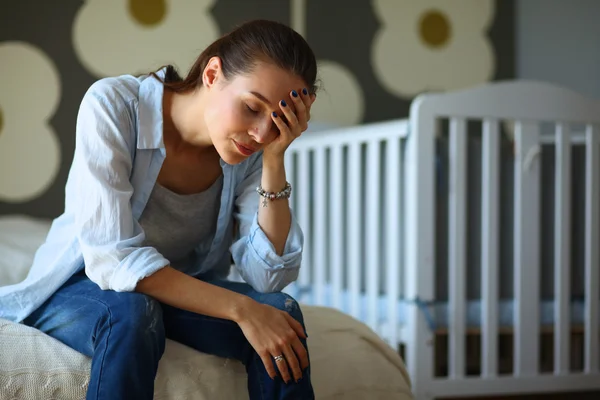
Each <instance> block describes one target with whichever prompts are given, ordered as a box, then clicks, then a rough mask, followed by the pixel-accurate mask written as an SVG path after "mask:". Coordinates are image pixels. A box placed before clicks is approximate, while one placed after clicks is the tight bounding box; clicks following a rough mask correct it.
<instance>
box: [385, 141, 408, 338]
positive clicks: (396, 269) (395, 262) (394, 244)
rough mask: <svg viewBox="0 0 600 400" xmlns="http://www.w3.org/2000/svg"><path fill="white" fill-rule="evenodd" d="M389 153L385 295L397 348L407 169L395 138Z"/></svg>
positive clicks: (388, 321) (389, 143)
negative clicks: (403, 191) (402, 184)
mask: <svg viewBox="0 0 600 400" xmlns="http://www.w3.org/2000/svg"><path fill="white" fill-rule="evenodd" d="M386 150H387V154H386V174H385V178H386V184H385V191H386V193H387V195H386V196H384V199H385V201H386V203H385V205H384V210H385V212H384V215H385V218H384V221H385V224H386V225H385V226H386V235H385V240H386V243H385V251H386V259H385V265H386V270H385V271H386V273H385V279H386V295H387V310H388V311H387V318H386V322H387V323H388V332H389V344H390V345H391V346H392V347H393V348H394V349H396V348H397V346H398V343H399V341H400V340H399V332H398V328H399V327H398V322H397V318H398V317H397V316H398V300H399V297H400V290H399V285H400V282H399V280H400V274H401V273H402V271H403V270H402V264H401V261H400V260H401V255H400V243H401V236H400V235H401V233H400V227H401V226H402V221H400V215H401V213H400V207H401V203H400V179H399V177H401V176H402V174H403V173H404V171H403V170H402V165H403V164H402V160H401V153H400V141H399V140H398V139H395V138H392V139H390V140H389V141H388V142H387V147H386Z"/></svg>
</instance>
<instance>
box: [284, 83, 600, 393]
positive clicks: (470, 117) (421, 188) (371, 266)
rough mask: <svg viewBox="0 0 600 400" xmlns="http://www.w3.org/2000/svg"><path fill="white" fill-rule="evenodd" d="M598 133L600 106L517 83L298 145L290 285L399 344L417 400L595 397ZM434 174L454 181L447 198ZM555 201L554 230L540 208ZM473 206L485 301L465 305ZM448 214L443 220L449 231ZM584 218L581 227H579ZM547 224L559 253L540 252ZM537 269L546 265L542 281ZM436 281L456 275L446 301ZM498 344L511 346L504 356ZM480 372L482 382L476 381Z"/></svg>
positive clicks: (461, 94)
mask: <svg viewBox="0 0 600 400" xmlns="http://www.w3.org/2000/svg"><path fill="white" fill-rule="evenodd" d="M472 121H475V122H477V121H479V122H477V124H479V125H477V126H478V127H479V132H475V135H476V137H479V138H480V146H481V152H480V159H481V172H480V173H481V175H480V178H481V179H480V181H479V184H480V185H481V186H480V194H479V195H478V196H480V197H479V202H478V203H477V204H478V206H474V205H473V203H472V202H471V201H470V200H468V199H469V194H468V193H469V189H468V185H467V181H468V180H467V174H468V173H470V172H472V171H471V170H472V169H473V167H472V166H470V162H472V161H469V157H467V154H468V151H467V150H468V149H467V147H468V140H467V138H468V137H469V135H472V132H471V128H470V127H469V126H470V125H469V124H471V123H472ZM598 124H600V103H598V102H595V101H591V100H589V99H585V98H583V97H581V96H580V95H578V94H576V93H573V92H571V91H569V90H565V89H563V88H559V87H555V86H551V85H548V84H544V83H539V82H523V81H512V82H501V83H493V84H488V85H485V86H481V87H476V88H472V89H467V90H462V91H457V92H451V93H445V94H427V95H421V96H419V97H418V98H417V99H416V100H415V101H414V102H413V104H412V106H411V110H410V118H409V119H408V120H397V121H390V122H385V123H376V124H367V125H362V126H355V127H350V128H340V129H335V130H328V131H323V132H316V133H310V134H305V135H303V136H302V137H301V138H300V139H298V140H297V141H295V142H294V143H293V145H292V147H291V149H290V151H288V155H287V158H286V163H287V165H286V168H287V171H288V179H289V180H290V181H291V182H292V183H293V186H294V191H293V197H292V207H293V209H294V213H295V215H296V216H297V218H298V219H299V221H300V223H301V224H302V226H303V228H304V232H305V243H306V247H305V253H304V254H305V255H304V259H303V268H302V270H301V275H300V277H299V279H298V282H297V283H295V284H293V285H291V286H290V287H289V288H287V289H286V291H288V292H289V293H290V294H292V295H294V296H296V298H297V299H298V300H299V301H301V302H303V303H308V304H315V305H326V306H331V307H335V308H337V309H340V310H343V311H345V312H347V313H349V314H351V315H353V316H355V317H356V318H358V319H360V320H362V321H364V322H365V323H366V324H368V325H369V326H370V327H371V328H373V329H374V330H375V331H376V332H377V333H378V334H379V335H380V336H381V337H382V338H384V339H385V340H386V341H387V342H388V343H389V344H390V345H392V346H394V347H395V348H399V349H401V350H402V351H403V355H404V357H405V360H406V363H407V367H408V370H409V373H410V375H411V379H412V383H413V390H414V394H415V397H416V398H417V399H432V398H435V397H453V396H471V395H482V396H483V395H493V394H510V393H541V392H559V391H579V390H600V371H599V363H600V345H599V344H600V334H599V314H600V309H599V302H600V290H599V287H600V275H599V268H600V258H599V246H600V215H599V212H600V209H599V206H600V190H599V185H600V164H599V163H600V155H599V151H600V146H599V141H600V136H599V135H600V132H599V129H598ZM445 127H447V130H446V129H445ZM511 127H512V129H511ZM548 129H550V130H548ZM511 132H513V133H514V164H513V166H514V173H513V172H511V174H512V175H511V176H512V177H511V179H513V187H511V188H509V189H510V191H512V194H511V196H510V202H511V207H513V210H514V212H513V216H512V218H511V221H509V222H511V223H512V226H511V227H510V237H511V241H512V244H511V245H512V249H513V250H512V255H511V257H510V259H511V263H512V268H513V270H514V272H512V273H513V275H514V276H513V277H511V278H510V282H511V285H509V286H511V287H510V289H511V290H513V293H512V296H511V297H510V298H508V299H507V298H501V296H500V287H499V286H500V284H499V282H500V280H501V279H500V278H501V277H500V272H499V271H500V269H501V268H502V263H501V261H500V258H501V257H500V253H501V251H500V241H501V240H500V239H501V238H500V236H501V235H500V226H501V225H503V224H506V223H507V222H506V221H505V219H503V218H502V217H501V213H500V210H501V207H502V206H503V204H504V203H505V201H503V200H502V199H501V198H500V195H499V194H500V191H503V193H505V192H504V190H507V189H505V188H503V185H502V184H501V179H500V176H501V174H502V173H505V171H503V169H502V167H501V163H500V157H501V156H500V148H501V143H503V142H502V141H503V140H504V142H506V140H505V139H504V138H503V135H505V136H506V135H508V134H510V133H511ZM477 135H479V136H477ZM444 138H445V139H444ZM441 139H444V140H446V141H447V143H448V146H449V149H448V152H447V166H440V157H439V154H438V153H439V152H437V151H436V149H438V148H439V146H440V145H439V143H440V140H441ZM576 146H577V147H578V148H580V149H582V151H583V153H582V154H583V155H584V160H583V161H582V160H580V161H582V165H584V169H583V174H584V175H585V176H584V178H582V179H583V182H584V188H583V191H582V193H583V195H582V201H583V202H584V204H585V206H584V211H581V210H579V209H577V210H579V211H577V212H576V213H574V212H573V210H574V209H576V207H575V204H574V202H576V200H573V196H572V192H573V191H574V190H575V189H573V188H574V181H573V179H572V176H573V171H574V165H575V161H576V160H575V158H576V157H575V156H573V154H575V153H574V151H575V150H574V149H575V147H576ZM546 151H550V152H551V153H552V157H555V164H554V171H553V172H552V173H553V175H552V176H551V180H552V181H553V185H554V188H553V193H554V194H553V195H552V196H546V195H544V196H542V193H545V192H548V190H547V189H543V185H542V184H541V182H542V180H541V175H542V172H544V170H543V169H542V167H541V164H542V161H541V160H542V154H543V153H544V152H546ZM440 170H442V171H444V172H445V171H447V174H448V190H447V198H446V197H442V196H441V191H440V189H439V187H440V185H439V175H440V173H439V172H440ZM544 173H547V172H544ZM577 176H578V175H577ZM580 191H581V190H580ZM550 197H551V198H552V199H551V200H552V208H551V217H552V218H549V220H551V221H550V222H548V221H547V220H546V218H544V219H543V218H542V215H541V212H540V211H539V210H540V203H541V202H544V204H548V203H547V202H548V201H550V200H549V198H550ZM546 206H547V205H546ZM474 207H475V208H474ZM444 209H445V210H444ZM474 209H476V210H479V209H480V211H477V213H476V214H477V215H478V217H477V218H479V220H478V222H477V225H478V228H477V229H479V232H480V234H478V235H477V237H478V239H477V240H480V243H479V244H478V245H477V248H478V250H477V251H478V252H479V253H478V254H479V256H478V263H480V265H481V266H482V267H480V275H481V276H480V277H477V278H476V279H477V284H478V285H479V295H478V297H477V298H476V299H468V298H467V286H468V285H470V284H471V283H472V282H471V281H472V278H471V276H472V274H471V273H470V272H468V271H469V268H468V265H469V257H468V253H467V250H466V249H467V247H468V238H469V235H468V234H467V231H468V230H469V229H472V225H473V223H472V222H469V221H472V217H469V215H474V214H473V210H474ZM440 210H444V212H446V213H447V215H448V218H447V219H446V220H445V222H444V223H442V222H440V220H441V218H440V216H439V215H440ZM576 215H579V216H581V215H583V216H584V217H582V218H584V219H583V220H584V222H582V223H576V221H575V219H576ZM577 218H579V217H577ZM580 219H581V218H579V219H577V221H579V220H580ZM549 223H550V225H551V226H552V229H553V232H554V233H553V235H551V243H550V244H549V245H544V246H541V244H542V236H543V235H542V234H545V231H546V228H544V227H545V226H546V227H547V226H548V224H549ZM509 225H511V224H509ZM441 227H443V228H441ZM440 229H443V230H444V233H445V235H446V236H447V244H446V243H444V244H443V246H440V243H439V242H440V240H439V230H440ZM575 234H576V236H577V237H580V238H584V241H583V247H582V248H583V250H582V254H583V255H582V256H581V257H580V260H581V261H582V262H581V263H579V264H581V270H582V271H584V274H583V276H582V279H583V280H582V282H581V284H582V287H583V289H582V292H583V293H582V294H581V295H582V296H581V298H580V299H579V298H577V297H575V296H573V293H572V291H571V288H572V284H573V282H572V279H571V275H572V273H571V269H572V268H575V267H574V264H573V261H572V260H573V254H574V252H575V247H576V246H575V245H576V244H578V243H579V242H577V243H575V241H574V240H572V238H573V236H574V235H575ZM479 237H480V239H479ZM546 244H548V243H546ZM442 247H443V251H441V250H440V248H442ZM580 247H581V246H580ZM578 248H579V247H578ZM542 259H544V260H545V263H546V264H547V260H548V259H551V260H552V261H551V265H550V269H549V270H548V271H545V272H544V271H543V269H542V268H541V264H542ZM471 261H472V257H471ZM436 265H437V268H436ZM440 265H443V269H442V270H440V268H439V266H440ZM440 271H443V272H444V273H443V274H447V278H444V282H442V285H447V286H446V289H447V300H446V299H438V298H436V291H437V290H436V284H437V285H438V286H439V285H440V282H441V281H440V278H439V277H438V276H437V275H440V276H441V275H443V274H441V272H440ZM548 274H549V275H548ZM542 275H544V276H545V278H548V277H549V278H554V279H553V281H554V282H553V283H552V288H553V291H554V293H553V295H552V297H551V298H544V299H542V298H541V289H540V286H541V281H542V280H541V276H542ZM544 335H546V337H544ZM548 335H550V339H549V340H547V339H548V337H547V336H548ZM467 338H469V339H467ZM503 338H504V339H506V338H508V339H507V340H508V343H509V344H510V341H511V340H512V343H513V346H512V347H513V349H510V346H508V347H509V348H508V350H506V349H504V348H503V343H501V342H502V339H503ZM471 339H472V340H471ZM544 339H546V340H544ZM444 341H446V345H445V346H444V345H440V343H443V342H444ZM478 341H479V342H480V343H479V342H478ZM579 344H581V345H579ZM445 347H447V349H449V350H445ZM508 353H510V354H508ZM473 354H475V356H474V357H473ZM473 358H475V360H473ZM549 358H550V361H549V362H550V367H548V359H549ZM579 359H580V360H579ZM578 360H579V361H578ZM473 362H475V363H476V364H477V366H476V367H475V370H476V372H475V373H473V372H472V370H471V371H468V370H470V369H471V367H470V365H471V364H472V363H473ZM440 363H441V364H443V365H444V366H443V367H440V366H439V365H438V364H440ZM507 363H508V365H507ZM572 364H576V365H575V366H574V367H573V365H572ZM577 364H579V365H577ZM365 368H368V366H365ZM440 368H441V369H440ZM446 369H447V372H443V373H441V374H440V370H446ZM507 370H508V372H506V371H507ZM440 375H442V376H440Z"/></svg>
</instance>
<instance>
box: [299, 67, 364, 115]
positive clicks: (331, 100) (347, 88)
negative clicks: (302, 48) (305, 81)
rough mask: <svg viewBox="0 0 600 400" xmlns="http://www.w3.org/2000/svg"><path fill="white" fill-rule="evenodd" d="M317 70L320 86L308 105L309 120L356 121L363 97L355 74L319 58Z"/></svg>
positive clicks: (362, 104) (362, 103) (360, 112)
mask: <svg viewBox="0 0 600 400" xmlns="http://www.w3.org/2000/svg"><path fill="white" fill-rule="evenodd" d="M318 74H319V79H320V81H321V82H320V85H321V88H320V90H319V91H318V92H317V101H316V102H315V104H314V105H313V107H312V108H311V116H310V118H311V121H314V122H316V123H318V124H322V125H323V126H328V127H332V126H349V125H356V124H359V123H360V122H361V121H362V119H363V114H364V111H365V100H364V96H363V91H362V89H361V87H360V84H359V83H358V81H357V80H356V77H355V76H354V74H352V72H351V71H350V70H348V68H346V67H344V66H343V65H341V64H338V63H336V62H332V61H319V69H318Z"/></svg>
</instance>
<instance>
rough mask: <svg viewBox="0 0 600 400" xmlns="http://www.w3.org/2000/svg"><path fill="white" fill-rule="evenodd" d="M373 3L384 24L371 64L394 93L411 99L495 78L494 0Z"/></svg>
mask: <svg viewBox="0 0 600 400" xmlns="http://www.w3.org/2000/svg"><path fill="white" fill-rule="evenodd" d="M450 3H451V4H450ZM373 6H374V7H375V12H376V13H377V15H378V18H379V19H380V21H381V24H382V25H381V28H380V31H379V32H378V34H377V35H376V37H375V39H374V43H373V50H372V62H373V68H374V71H375V74H376V76H377V79H378V80H379V81H380V82H381V84H382V85H383V86H384V87H385V88H386V89H387V90H389V91H390V92H391V93H393V94H395V95H397V96H399V97H403V98H411V97H414V96H415V95H417V94H418V93H420V92H423V91H430V90H433V91H444V90H454V89H460V88H464V87H467V86H471V85H476V84H480V83H484V82H486V81H489V80H490V79H492V77H493V75H494V63H495V57H494V52H493V48H492V44H491V42H490V40H489V39H488V37H487V32H486V31H487V29H488V28H489V26H490V24H491V23H492V21H493V16H494V3H493V1H492V0H455V1H452V2H448V1H447V0H403V1H389V0H375V1H374V2H373Z"/></svg>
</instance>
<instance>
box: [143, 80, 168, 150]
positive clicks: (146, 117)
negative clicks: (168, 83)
mask: <svg viewBox="0 0 600 400" xmlns="http://www.w3.org/2000/svg"><path fill="white" fill-rule="evenodd" d="M165 72H166V68H163V69H161V70H159V71H157V72H156V76H158V77H159V78H160V79H164V77H165ZM163 90H164V89H163V84H162V82H161V81H160V80H158V79H156V78H155V77H154V76H152V75H148V76H147V77H145V78H144V80H143V81H142V83H141V84H140V90H139V104H138V139H137V148H138V149H164V147H165V145H164V142H163V113H162V111H163V108H162V104H163V101H162V100H163Z"/></svg>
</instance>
